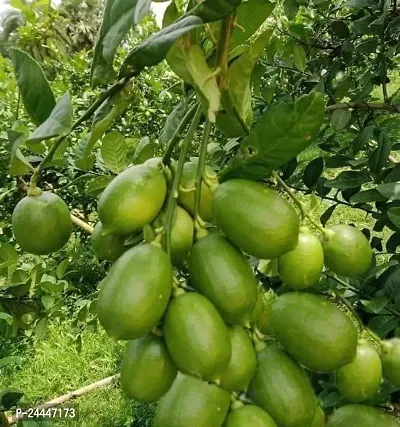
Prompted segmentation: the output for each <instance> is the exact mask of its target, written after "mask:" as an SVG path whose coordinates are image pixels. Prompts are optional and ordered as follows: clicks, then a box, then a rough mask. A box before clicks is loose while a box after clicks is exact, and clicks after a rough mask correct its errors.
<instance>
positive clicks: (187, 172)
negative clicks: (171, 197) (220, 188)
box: [178, 162, 217, 221]
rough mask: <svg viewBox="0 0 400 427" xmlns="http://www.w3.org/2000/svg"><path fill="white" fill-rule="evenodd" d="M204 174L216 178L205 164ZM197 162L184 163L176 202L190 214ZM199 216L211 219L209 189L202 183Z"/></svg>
mask: <svg viewBox="0 0 400 427" xmlns="http://www.w3.org/2000/svg"><path fill="white" fill-rule="evenodd" d="M205 172H206V174H207V175H209V176H212V177H215V179H216V176H217V175H216V173H215V172H214V170H213V169H211V168H210V167H209V166H206V171H205ZM196 174H197V163H193V162H188V163H185V165H184V167H183V172H182V178H181V184H180V189H179V198H178V202H179V204H180V205H181V206H183V207H184V208H185V209H186V210H187V211H188V212H189V213H190V214H191V215H194V200H195V193H196V191H195V185H196ZM200 216H201V218H202V219H204V221H211V218H212V216H211V191H210V189H209V188H208V186H207V185H205V184H204V183H203V184H202V186H201V199H200Z"/></svg>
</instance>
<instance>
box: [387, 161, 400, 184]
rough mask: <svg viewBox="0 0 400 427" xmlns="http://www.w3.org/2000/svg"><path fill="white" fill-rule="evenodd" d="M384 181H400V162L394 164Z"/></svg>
mask: <svg viewBox="0 0 400 427" xmlns="http://www.w3.org/2000/svg"><path fill="white" fill-rule="evenodd" d="M383 181H384V182H399V181H400V164H396V165H394V167H393V169H392V170H391V171H390V172H389V174H388V175H387V176H386V177H385V178H384V179H383Z"/></svg>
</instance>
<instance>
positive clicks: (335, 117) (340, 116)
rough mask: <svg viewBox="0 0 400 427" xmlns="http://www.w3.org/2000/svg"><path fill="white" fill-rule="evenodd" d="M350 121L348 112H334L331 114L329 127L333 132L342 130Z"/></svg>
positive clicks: (344, 110)
mask: <svg viewBox="0 0 400 427" xmlns="http://www.w3.org/2000/svg"><path fill="white" fill-rule="evenodd" d="M350 119H351V112H350V110H346V109H343V110H335V111H334V112H333V114H332V120H331V127H332V129H333V130H336V131H338V130H342V129H344V128H345V127H346V126H347V125H348V123H349V121H350Z"/></svg>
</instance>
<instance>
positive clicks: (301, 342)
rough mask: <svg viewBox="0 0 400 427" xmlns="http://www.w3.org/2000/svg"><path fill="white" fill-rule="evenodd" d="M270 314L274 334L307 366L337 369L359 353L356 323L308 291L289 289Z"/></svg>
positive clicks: (320, 369) (278, 299)
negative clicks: (290, 290)
mask: <svg viewBox="0 0 400 427" xmlns="http://www.w3.org/2000/svg"><path fill="white" fill-rule="evenodd" d="M270 313H271V316H270V320H271V325H272V329H273V331H274V336H275V337H276V339H277V340H278V341H279V342H280V343H281V344H282V345H283V347H284V348H285V349H286V350H287V351H288V353H290V354H291V355H292V356H293V357H294V358H295V359H296V360H298V361H299V362H300V363H301V364H302V365H304V366H305V367H307V368H309V369H311V370H315V371H320V372H330V371H335V370H337V369H340V368H342V367H343V366H345V365H347V364H348V363H350V362H351V361H352V360H353V359H354V357H355V356H356V352H357V344H358V334H357V329H356V326H355V324H354V322H353V321H352V319H351V318H350V317H349V316H347V314H346V313H344V312H343V311H341V310H340V309H339V308H338V307H337V306H336V305H334V304H332V303H331V302H330V301H327V300H325V299H323V298H321V297H320V296H318V295H313V294H308V293H305V292H289V293H286V294H284V295H281V296H280V297H279V298H277V299H276V300H275V301H274V302H273V303H272V305H271V311H270Z"/></svg>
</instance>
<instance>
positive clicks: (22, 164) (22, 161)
mask: <svg viewBox="0 0 400 427" xmlns="http://www.w3.org/2000/svg"><path fill="white" fill-rule="evenodd" d="M7 134H8V141H9V145H10V153H11V163H10V175H13V176H20V175H25V174H26V173H28V172H30V171H33V167H32V165H31V164H30V163H29V162H28V160H27V159H26V158H25V156H24V155H23V154H22V152H21V150H20V149H19V146H20V145H21V144H22V143H23V142H24V140H25V135H24V134H22V133H19V132H15V131H13V130H10V131H8V132H7Z"/></svg>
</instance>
